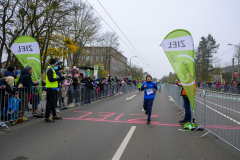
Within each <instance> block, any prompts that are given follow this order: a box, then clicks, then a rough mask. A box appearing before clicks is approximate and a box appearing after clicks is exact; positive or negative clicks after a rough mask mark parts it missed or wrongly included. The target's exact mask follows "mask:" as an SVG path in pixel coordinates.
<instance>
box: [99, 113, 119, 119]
mask: <svg viewBox="0 0 240 160" xmlns="http://www.w3.org/2000/svg"><path fill="white" fill-rule="evenodd" d="M99 113H109V114H110V115H99V116H106V117H105V118H103V119H104V120H105V119H106V118H108V117H111V116H113V115H114V114H116V113H111V112H99Z"/></svg>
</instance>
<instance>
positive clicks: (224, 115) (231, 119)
mask: <svg viewBox="0 0 240 160" xmlns="http://www.w3.org/2000/svg"><path fill="white" fill-rule="evenodd" d="M195 100H196V99H195ZM196 101H198V102H199V103H201V104H203V105H204V103H202V102H200V101H199V100H196ZM206 106H207V108H209V109H211V110H213V111H214V112H216V113H218V114H220V115H222V116H223V117H226V118H227V119H229V120H230V121H233V122H235V123H237V124H239V125H240V122H238V121H237V120H235V119H233V118H230V117H229V116H227V115H226V114H223V113H222V112H219V111H217V110H216V109H213V108H212V107H210V106H208V105H206Z"/></svg>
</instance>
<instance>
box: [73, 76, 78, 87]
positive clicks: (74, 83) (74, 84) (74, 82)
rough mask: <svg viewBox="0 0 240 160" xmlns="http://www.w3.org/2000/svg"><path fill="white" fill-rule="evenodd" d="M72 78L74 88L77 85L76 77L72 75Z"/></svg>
mask: <svg viewBox="0 0 240 160" xmlns="http://www.w3.org/2000/svg"><path fill="white" fill-rule="evenodd" d="M72 80H73V87H74V88H76V87H77V85H78V79H77V78H75V77H73V78H72Z"/></svg>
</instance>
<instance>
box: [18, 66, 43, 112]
mask: <svg viewBox="0 0 240 160" xmlns="http://www.w3.org/2000/svg"><path fill="white" fill-rule="evenodd" d="M32 71H33V69H32V67H31V66H29V65H27V66H26V67H25V68H23V69H22V71H21V75H20V77H19V80H18V82H17V84H20V83H22V84H23V87H24V88H22V89H21V94H20V95H19V96H20V99H21V100H22V101H21V103H20V106H21V107H20V108H21V109H22V110H26V111H28V110H29V108H28V94H30V91H31V87H32V86H37V85H38V82H37V81H36V82H35V81H32V78H31V76H32Z"/></svg>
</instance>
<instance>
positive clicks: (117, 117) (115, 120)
mask: <svg viewBox="0 0 240 160" xmlns="http://www.w3.org/2000/svg"><path fill="white" fill-rule="evenodd" d="M123 114H124V113H122V114H120V116H118V117H117V118H116V119H115V121H116V120H118V118H120V117H121V116H122V115H123Z"/></svg>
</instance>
